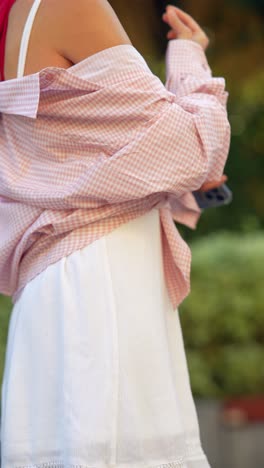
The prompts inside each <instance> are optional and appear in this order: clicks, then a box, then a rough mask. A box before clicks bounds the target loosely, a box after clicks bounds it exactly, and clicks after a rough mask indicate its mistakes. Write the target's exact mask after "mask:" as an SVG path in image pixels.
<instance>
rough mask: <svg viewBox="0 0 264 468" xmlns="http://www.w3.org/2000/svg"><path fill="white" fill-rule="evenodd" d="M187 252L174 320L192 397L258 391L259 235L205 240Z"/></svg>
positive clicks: (262, 352) (261, 355)
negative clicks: (186, 277)
mask: <svg viewBox="0 0 264 468" xmlns="http://www.w3.org/2000/svg"><path fill="white" fill-rule="evenodd" d="M192 254H193V262H192V292H191V294H190V295H189V297H188V298H187V299H186V300H185V301H184V302H183V304H182V305H181V306H180V320H181V324H182V329H183V336H184V341H185V345H186V351H187V359H188V363H189V367H190V374H191V383H192V389H193V393H194V394H195V395H197V396H203V397H206V396H207V397H209V396H210V397H224V396H226V395H243V394H256V393H264V366H263V362H264V348H263V342H264V289H263V265H264V235H263V233H262V232H255V233H253V234H252V233H251V234H243V235H242V234H240V235H238V234H235V233H221V234H214V235H210V236H205V237H204V238H203V239H200V240H196V241H195V242H193V243H192Z"/></svg>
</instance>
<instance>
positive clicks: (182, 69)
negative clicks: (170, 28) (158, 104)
mask: <svg viewBox="0 0 264 468" xmlns="http://www.w3.org/2000/svg"><path fill="white" fill-rule="evenodd" d="M188 75H193V76H195V77H196V78H202V79H206V78H207V79H208V78H211V77H212V70H211V68H210V66H209V64H208V61H207V57H206V55H205V52H204V50H203V48H202V46H201V45H200V44H198V43H197V42H194V41H191V40H189V39H188V40H187V39H172V40H170V41H169V42H168V45H167V51H166V88H167V89H168V90H169V91H172V92H174V91H175V89H174V88H175V85H176V83H177V85H178V86H179V84H180V82H181V81H182V80H184V78H186V76H188Z"/></svg>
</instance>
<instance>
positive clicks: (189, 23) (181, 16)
mask: <svg viewBox="0 0 264 468" xmlns="http://www.w3.org/2000/svg"><path fill="white" fill-rule="evenodd" d="M162 19H163V21H164V22H165V23H167V24H168V25H169V26H170V27H171V29H170V31H169V32H168V34H167V38H168V39H189V40H191V41H194V42H197V43H198V44H200V45H201V46H202V48H203V49H204V50H206V49H207V47H208V45H209V38H208V37H207V35H206V34H205V32H204V31H203V30H202V28H201V27H200V26H199V24H198V23H196V21H194V19H193V18H192V17H191V16H190V15H188V14H187V13H185V12H184V11H183V10H181V9H180V8H177V7H175V6H173V5H167V7H166V13H163V15H162Z"/></svg>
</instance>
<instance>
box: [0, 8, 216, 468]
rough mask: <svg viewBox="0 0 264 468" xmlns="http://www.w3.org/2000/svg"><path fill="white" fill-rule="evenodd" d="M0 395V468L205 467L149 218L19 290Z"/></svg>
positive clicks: (156, 232) (156, 234)
mask: <svg viewBox="0 0 264 468" xmlns="http://www.w3.org/2000/svg"><path fill="white" fill-rule="evenodd" d="M39 3H40V1H39V0H37V1H35V3H34V5H35V7H36V8H35V12H36V10H37V4H39ZM32 11H33V10H32ZM32 11H31V13H32ZM33 16H34V15H33V13H32V14H31V23H30V22H27V24H26V27H25V31H27V33H28V31H29V29H30V26H29V25H30V24H31V26H32V22H33ZM24 47H25V48H26V46H24ZM25 48H24V49H23V48H22V52H23V50H24V52H23V53H25ZM20 58H21V56H20ZM20 64H23V60H20ZM21 67H22V65H21ZM20 70H21V69H20ZM1 390H2V399H1V468H19V467H27V468H40V467H43V468H44V467H46V468H47V467H51V468H70V467H71V468H73V467H76V468H77V467H79V468H81V467H85V468H95V467H96V468H110V467H112V468H154V467H156V468H157V467H160V468H161V467H162V468H174V467H175V468H176V467H177V468H209V463H208V460H207V457H206V455H205V454H204V452H203V449H202V447H201V441H200V433H199V425H198V419H197V413H196V408H195V405H194V401H193V396H192V392H191V388H190V380H189V374H188V368H187V362H186V355H185V350H184V343H183V338H182V331H181V326H180V321H179V313H178V310H173V308H172V305H171V302H170V300H169V296H168V292H167V289H166V285H165V277H164V271H163V261H162V245H161V227H160V219H159V211H158V209H157V208H154V209H152V210H151V211H150V212H148V213H147V214H145V215H143V216H141V217H138V218H137V219H134V220H132V221H130V222H128V223H126V224H123V225H122V226H120V227H119V228H117V229H115V230H114V231H113V232H111V233H110V234H108V235H107V236H104V237H101V238H100V239H98V240H96V241H95V242H93V243H92V244H89V245H88V246H86V247H85V248H83V249H81V250H78V251H75V252H74V253H72V254H71V255H69V256H66V257H63V258H62V259H60V260H59V261H58V262H56V263H54V264H51V265H49V266H48V268H46V270H44V271H43V272H42V273H40V274H39V275H37V276H36V277H35V278H34V279H33V280H31V281H30V282H29V283H27V285H26V286H25V288H24V290H23V292H22V295H21V296H20V298H19V299H18V301H17V302H16V303H15V305H14V307H13V309H12V313H11V317H10V322H9V330H8V340H7V348H6V359H5V367H4V375H3V381H2V389H1Z"/></svg>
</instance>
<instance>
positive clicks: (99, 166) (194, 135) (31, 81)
mask: <svg viewBox="0 0 264 468" xmlns="http://www.w3.org/2000/svg"><path fill="white" fill-rule="evenodd" d="M166 73H167V75H166V83H165V86H164V84H163V83H162V82H161V80H160V79H159V78H158V77H157V76H155V75H154V74H153V73H152V72H151V70H150V69H149V67H148V65H147V63H146V62H145V60H144V59H143V57H142V56H141V54H140V53H139V52H138V51H137V50H136V49H135V48H134V46H132V45H130V44H125V45H119V46H115V47H111V48H109V49H106V50H103V51H101V52H98V53H96V54H94V55H92V56H90V57H88V58H86V59H85V60H83V61H81V62H79V63H78V64H76V65H74V66H72V67H71V68H69V69H66V70H64V69H61V68H55V67H48V68H45V69H43V70H41V71H40V72H38V73H35V74H32V75H28V76H25V77H22V78H17V79H14V80H8V81H5V82H2V83H0V112H1V124H0V140H1V141H0V152H1V154H0V252H1V254H0V292H1V293H3V294H6V295H10V296H12V300H13V303H14V302H15V301H16V300H17V299H18V297H19V296H20V294H21V291H22V289H23V287H24V286H25V285H26V283H27V282H28V281H30V280H31V279H33V278H34V277H35V276H36V275H37V274H39V273H40V272H41V271H43V270H44V269H45V268H46V267H47V266H48V265H50V264H52V263H54V262H56V261H58V260H59V259H60V258H62V257H63V256H66V255H69V254H71V253H72V252H74V251H75V250H77V249H81V248H83V247H84V246H86V245H88V244H90V243H91V242H93V241H94V240H96V239H98V238H100V237H101V236H104V235H105V234H107V233H109V232H111V231H112V230H113V229H115V228H117V227H118V226H120V225H121V224H123V223H126V222H128V221H129V220H131V219H134V218H136V217H138V216H141V215H143V214H144V213H146V212H147V211H149V210H150V209H152V208H153V207H158V209H159V213H160V221H161V233H162V246H163V255H164V256H163V260H164V272H165V278H166V284H167V287H168V292H169V295H170V298H171V301H172V304H173V306H174V307H175V308H176V307H177V306H178V305H179V304H180V303H181V302H182V300H183V299H184V298H185V297H186V296H187V294H188V293H189V290H190V263H191V253H190V249H189V247H188V246H187V244H186V243H185V242H184V240H183V239H182V238H181V236H180V234H179V233H178V230H177V228H176V226H175V223H174V221H178V222H181V223H184V224H186V225H188V226H189V227H191V228H195V226H196V224H197V221H198V219H199V216H200V214H201V211H200V210H199V208H198V206H197V204H196V202H195V199H194V197H193V195H192V193H191V192H192V191H193V190H197V189H199V188H200V187H201V185H202V184H203V183H204V182H205V181H209V180H212V179H219V178H220V177H221V175H222V174H223V169H224V165H225V162H226V158H227V155H228V151H229V144H230V125H229V122H228V117H227V111H226V103H227V97H228V93H227V92H226V91H225V80H224V79H223V78H214V77H212V72H211V69H210V67H209V65H208V63H207V59H206V56H205V54H204V51H203V49H202V47H200V46H199V45H198V44H197V43H194V42H192V41H189V40H179V39H174V40H171V41H169V42H168V47H167V52H166Z"/></svg>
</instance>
